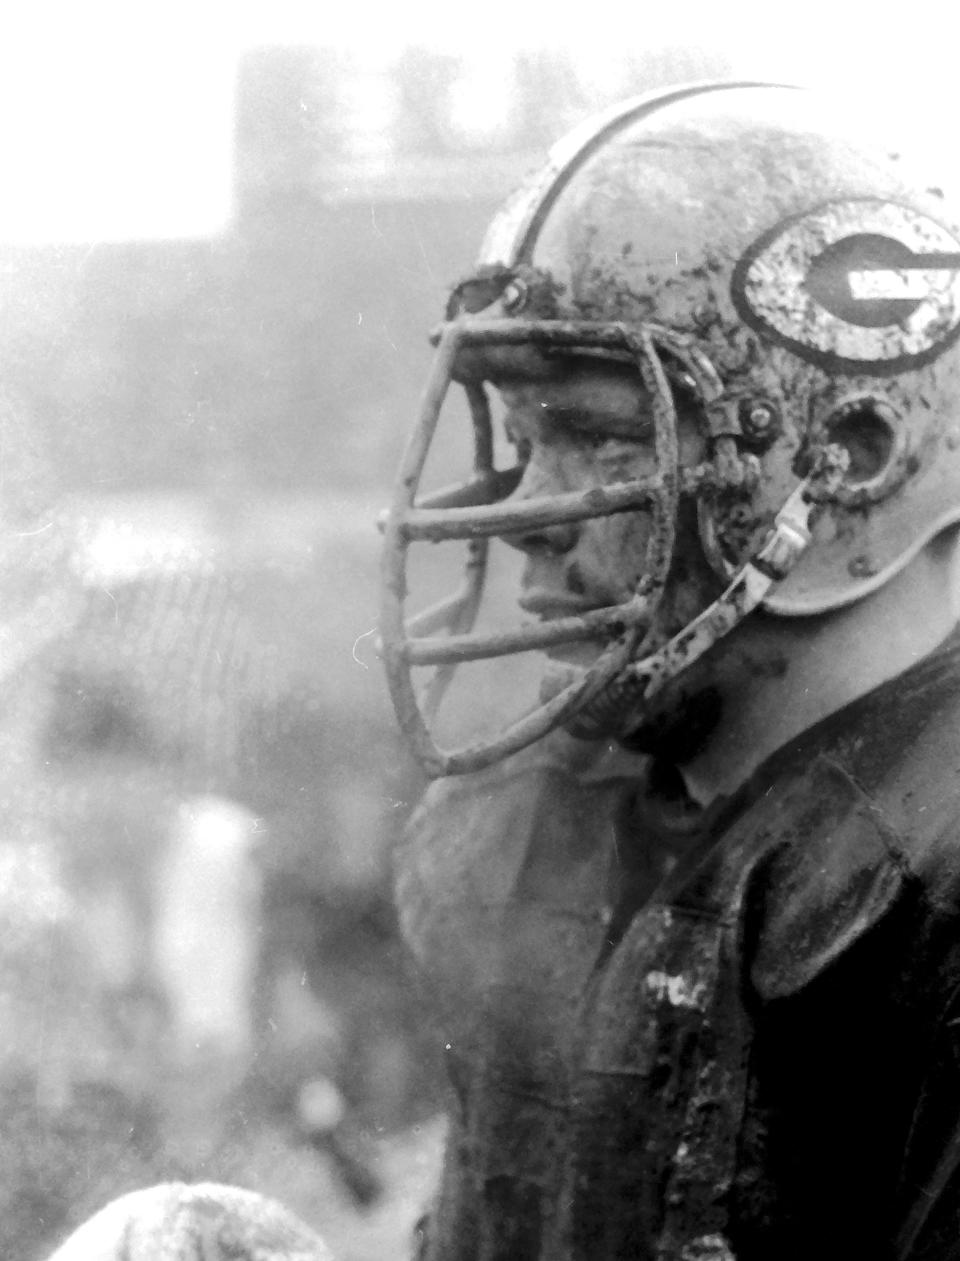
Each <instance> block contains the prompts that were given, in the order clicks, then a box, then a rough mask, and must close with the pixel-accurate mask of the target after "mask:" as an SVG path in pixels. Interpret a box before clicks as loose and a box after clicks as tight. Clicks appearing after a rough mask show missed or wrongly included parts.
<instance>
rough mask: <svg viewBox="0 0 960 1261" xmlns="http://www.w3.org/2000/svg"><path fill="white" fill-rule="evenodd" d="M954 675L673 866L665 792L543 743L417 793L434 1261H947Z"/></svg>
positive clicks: (415, 915)
mask: <svg viewBox="0 0 960 1261" xmlns="http://www.w3.org/2000/svg"><path fill="white" fill-rule="evenodd" d="M958 657H960V653H958V649H957V646H956V644H955V643H951V644H950V645H948V647H947V648H946V649H944V650H943V651H942V652H940V653H938V654H937V655H935V656H934V657H932V658H930V659H928V660H927V661H926V662H924V663H923V664H921V665H920V666H918V667H916V668H915V669H913V670H911V671H909V672H908V673H907V674H905V675H903V676H901V678H900V679H898V680H896V681H894V682H893V683H890V684H887V685H885V686H884V687H882V688H880V689H878V690H877V691H876V692H874V693H871V694H870V695H869V696H867V697H865V698H863V699H862V700H860V701H858V702H857V703H855V704H854V705H851V706H849V707H847V708H846V709H845V710H843V711H842V712H841V713H839V714H837V715H834V716H833V717H832V718H830V719H828V720H827V721H826V722H824V723H822V724H820V725H819V726H818V727H816V728H815V729H813V730H811V731H810V732H808V733H806V734H805V736H804V737H802V738H801V739H800V740H798V741H796V742H794V743H793V744H792V745H791V746H789V747H788V748H786V749H784V750H782V751H781V752H780V753H778V754H777V755H775V756H774V757H773V758H772V759H770V761H769V762H768V763H767V764H766V765H765V766H764V767H763V768H762V769H761V770H760V772H758V773H757V774H756V775H755V776H754V777H753V778H752V780H751V782H750V783H749V784H747V785H745V786H744V788H743V789H742V790H741V792H739V793H738V794H737V796H736V798H735V799H733V800H729V801H726V802H723V803H720V804H719V805H718V806H717V807H716V808H714V809H713V810H711V811H710V812H709V813H707V814H705V815H704V816H703V817H702V819H701V820H700V821H699V825H698V826H697V827H696V828H695V829H693V831H692V833H691V832H690V829H689V828H688V829H687V830H686V831H687V833H690V834H689V835H685V839H684V841H683V843H682V844H678V843H677V838H676V835H675V834H674V833H673V832H672V831H671V827H670V826H669V824H670V820H671V819H672V817H673V814H672V811H671V809H666V808H663V805H664V803H663V802H661V801H659V800H658V784H659V783H662V782H663V777H662V776H652V775H650V774H649V773H648V772H640V773H639V774H638V775H637V778H636V779H635V780H634V781H633V782H631V781H630V780H628V779H624V778H621V777H618V776H616V775H614V776H610V777H606V778H605V777H604V776H603V774H602V773H601V774H599V775H598V773H597V770H596V768H592V769H591V770H590V771H589V772H588V773H586V774H584V773H583V772H582V770H580V769H579V768H577V767H574V766H571V765H570V764H569V762H567V761H565V760H564V757H552V756H551V747H550V746H549V745H548V746H547V747H546V748H545V749H543V750H541V752H540V753H539V754H536V755H533V754H530V753H527V754H526V755H520V757H518V758H517V759H514V760H513V762H511V763H508V764H506V765H504V766H502V767H500V768H497V769H495V770H494V771H490V772H484V773H483V774H481V775H477V776H472V777H470V779H468V780H455V781H446V782H441V783H439V784H437V785H434V786H433V787H432V788H431V789H430V791H429V792H428V795H427V797H426V799H425V801H424V804H423V806H422V807H421V809H420V811H419V812H418V814H417V816H416V817H415V819H414V820H413V823H412V826H411V829H410V832H409V835H408V838H407V841H406V844H405V846H404V848H403V849H402V851H401V852H400V854H399V856H398V864H399V868H398V870H399V881H398V892H399V899H400V906H401V914H402V918H403V923H404V929H405V932H406V935H407V937H408V940H409V941H410V943H411V945H412V947H413V949H414V951H415V953H416V955H417V957H418V959H419V961H420V964H421V967H422V968H423V971H424V974H425V976H426V977H427V978H428V980H429V981H430V983H431V984H432V985H433V986H434V987H435V991H436V993H437V996H438V1002H439V1010H440V1012H441V1019H442V1021H443V1026H444V1028H445V1030H446V1046H447V1054H448V1060H449V1067H450V1076H451V1081H452V1084H453V1088H454V1096H455V1101H456V1102H455V1106H454V1111H453V1116H452V1120H451V1132H450V1139H449V1143H448V1150H447V1155H446V1164H445V1172H444V1181H443V1185H442V1187H441V1190H440V1193H439V1197H438V1203H437V1205H436V1209H435V1211H434V1212H433V1213H432V1215H431V1218H430V1221H429V1223H428V1225H427V1227H426V1237H425V1239H424V1242H423V1256H425V1257H426V1258H429V1261H548V1259H549V1261H613V1259H614V1258H616V1259H618V1261H619V1259H623V1261H627V1259H629V1261H730V1259H732V1258H735V1259H736V1261H771V1259H772V1258H777V1259H778V1261H800V1258H805V1259H806V1258H809V1257H811V1256H816V1257H818V1258H820V1259H824V1258H827V1259H829V1261H840V1259H841V1258H843V1259H844V1261H849V1259H850V1258H854V1257H857V1258H859V1257H863V1258H868V1257H869V1258H871V1261H883V1259H885V1258H886V1259H889V1261H894V1259H896V1261H906V1259H908V1258H909V1261H948V1259H953V1258H958V1259H960V931H958V929H960V905H958V903H960V825H958V812H960V660H958ZM557 747H559V746H557ZM638 770H639V767H638ZM638 793H639V799H638V798H637V794H638ZM678 855H679V857H678Z"/></svg>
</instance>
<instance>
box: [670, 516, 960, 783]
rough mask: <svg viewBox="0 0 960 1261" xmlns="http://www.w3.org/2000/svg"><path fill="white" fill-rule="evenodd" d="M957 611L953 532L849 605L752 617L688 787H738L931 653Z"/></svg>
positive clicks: (726, 659)
mask: <svg viewBox="0 0 960 1261" xmlns="http://www.w3.org/2000/svg"><path fill="white" fill-rule="evenodd" d="M958 621H960V547H957V545H956V543H955V542H954V539H953V536H952V535H951V536H950V537H949V539H947V540H944V541H943V542H939V543H938V542H935V543H933V544H930V545H929V546H928V547H927V548H925V549H924V550H923V551H922V552H921V553H920V554H919V555H918V556H917V557H916V558H915V559H914V560H913V561H911V562H910V564H909V565H907V567H906V568H905V569H904V570H903V571H902V572H901V573H900V574H898V575H897V576H896V577H895V578H893V579H892V580H891V581H890V582H889V583H888V584H887V585H886V586H884V587H882V588H881V589H880V590H879V591H877V592H875V593H874V594H873V595H872V596H869V597H868V598H867V599H865V600H861V601H859V602H858V603H856V604H854V605H851V606H850V607H849V608H846V609H842V610H840V611H838V612H836V613H831V614H829V615H827V616H824V617H818V618H815V619H814V618H796V619H792V618H791V619H787V618H772V617H764V618H755V619H750V620H749V621H747V622H746V623H744V625H743V626H742V627H741V628H740V629H739V630H738V631H737V632H736V633H735V635H734V636H731V640H730V643H729V645H727V647H726V649H725V651H724V653H723V657H722V663H721V689H722V694H723V701H724V703H723V707H722V711H721V717H720V720H719V723H718V724H717V726H716V728H715V729H714V731H713V733H712V735H711V738H710V740H709V742H708V743H707V745H706V746H705V747H704V748H703V749H702V750H700V751H699V752H698V754H697V755H696V757H694V758H693V759H691V760H690V761H689V762H688V763H687V764H686V765H684V766H683V768H682V770H683V774H684V778H685V780H686V782H687V787H688V790H689V791H690V793H691V795H692V796H693V797H694V798H696V799H697V800H699V801H701V802H703V803H704V804H706V803H708V802H709V801H711V800H713V799H714V798H715V797H717V796H719V795H723V794H729V793H732V792H734V791H736V789H737V788H738V787H739V786H740V785H741V784H742V783H743V782H744V780H745V779H746V778H747V777H748V776H749V775H750V774H752V772H753V771H755V770H756V769H757V767H758V766H760V765H761V763H762V762H764V761H765V760H766V758H768V757H769V756H770V754H772V753H774V752H776V750H777V749H779V748H781V747H782V746H783V745H785V744H786V743H788V742H789V741H790V740H792V739H794V738H795V737H796V736H798V735H800V734H801V733H802V732H804V731H806V730H808V729H809V728H810V727H812V726H813V725H814V724H815V723H817V722H820V721H821V720H822V719H824V718H827V717H828V716H829V715H830V714H832V713H836V712H837V711H838V710H839V709H842V708H843V707H844V706H845V705H848V704H850V703H851V702H852V701H855V700H856V699H857V698H858V697H860V696H864V695H865V694H866V693H867V692H870V691H872V690H873V689H874V688H876V687H879V686H880V685H881V684H882V683H886V682H887V681H888V680H890V679H893V678H896V677H897V676H898V675H899V674H902V673H903V671H904V670H906V669H908V668H909V667H910V666H912V665H913V664H914V663H915V662H917V661H920V660H922V659H923V658H924V657H926V656H928V655H929V654H930V653H931V652H933V651H934V650H935V649H936V648H937V647H938V646H939V645H940V644H941V643H942V642H943V641H944V640H945V639H946V638H947V636H948V635H949V634H950V632H951V631H952V630H953V628H954V627H955V626H956V624H957V622H958Z"/></svg>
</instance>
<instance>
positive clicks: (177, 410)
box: [0, 3, 952, 1261]
mask: <svg viewBox="0 0 960 1261" xmlns="http://www.w3.org/2000/svg"><path fill="white" fill-rule="evenodd" d="M354 9H355V11H352V12H350V13H338V14H336V15H331V14H330V13H328V12H326V11H325V6H322V5H307V4H286V5H285V4H276V5H271V6H269V7H268V6H264V5H261V6H243V5H238V6H232V7H231V8H230V9H227V8H226V7H225V6H222V5H193V6H191V7H190V8H189V10H188V9H187V8H179V7H177V6H176V5H173V6H171V5H164V6H159V5H153V4H150V3H145V4H142V5H139V6H136V7H132V6H129V5H127V6H123V7H121V6H116V7H111V6H93V7H91V6H89V5H83V6H73V7H70V8H67V7H66V6H54V7H50V6H42V5H41V6H34V7H32V8H31V9H30V13H29V15H24V16H22V17H20V18H18V19H16V20H13V19H10V18H7V19H5V20H4V38H3V40H2V42H0V170H2V171H3V172H4V176H5V179H4V195H3V198H2V199H0V527H2V528H0V687H2V692H3V699H4V704H3V707H2V710H0V739H2V741H3V745H2V748H3V753H4V756H3V758H2V760H0V802H2V805H3V813H2V815H0V1011H2V1013H3V1017H4V1018H3V1021H2V1024H0V1134H2V1138H0V1255H3V1256H6V1257H11V1258H13V1257H16V1258H18V1261H39V1259H40V1258H43V1257H44V1256H45V1255H46V1254H47V1253H48V1252H49V1250H50V1249H51V1248H52V1247H53V1245H54V1244H55V1243H56V1242H57V1241H58V1240H59V1239H60V1238H61V1237H62V1236H63V1235H64V1234H65V1233H67V1231H68V1230H69V1229H70V1227H72V1226H73V1225H74V1224H76V1223H77V1222H79V1221H80V1220H82V1219H83V1218H84V1217H86V1216H87V1215H89V1214H90V1213H91V1212H92V1211H93V1210H94V1209H95V1208H96V1207H98V1206H99V1205H100V1204H102V1203H103V1202H105V1201H106V1200H107V1199H109V1198H110V1197H111V1196H113V1195H116V1194H119V1193H120V1192H122V1191H125V1190H128V1189H130V1188H132V1187H135V1186H141V1185H145V1184H147V1183H149V1182H154V1181H157V1180H160V1179H163V1178H171V1177H179V1178H188V1179H194V1178H216V1179H219V1180H226V1181H234V1182H238V1183H240V1184H242V1185H245V1186H250V1187H254V1188H257V1189H260V1190H263V1191H266V1192H268V1193H271V1194H274V1195H277V1196H278V1197H279V1198H281V1199H283V1200H285V1201H286V1202H287V1203H288V1204H289V1205H290V1206H291V1207H292V1208H294V1209H295V1210H296V1211H298V1212H299V1213H300V1214H301V1215H302V1216H303V1217H305V1218H306V1219H307V1220H309V1221H311V1222H312V1223H314V1224H315V1225H316V1226H317V1227H319V1229H320V1230H321V1231H322V1232H323V1233H324V1234H325V1235H326V1236H327V1239H328V1241H329V1242H330V1244H331V1245H332V1246H333V1248H334V1249H335V1251H336V1253H337V1255H338V1256H339V1257H340V1258H341V1259H342V1261H372V1259H373V1258H377V1259H383V1258H386V1259H387V1261H389V1259H390V1258H394V1257H395V1258H401V1257H403V1256H405V1255H406V1249H407V1240H408V1238H409V1233H410V1230H411V1228H412V1225H413V1222H414V1221H415V1219H416V1218H417V1216H418V1215H419V1213H420V1212H421V1211H422V1208H423V1205H424V1202H425V1200H426V1198H427V1197H428V1195H429V1191H430V1188H431V1185H432V1182H433V1178H434V1176H435V1171H436V1163H437V1153H438V1150H439V1143H440V1139H441V1135H442V1128H443V1107H444V1095H443V1085H442V1074H441V1068H440V1064H439V1056H438V1051H437V1046H438V1039H437V1036H436V1033H435V1031H434V1030H432V1029H431V1026H430V1021H429V1014H428V1012H427V1010H426V1008H425V1005H424V1003H423V1000H422V996H421V995H420V994H419V993H418V992H417V989H416V984H415V981H414V978H413V977H412V975H411V972H410V969H409V967H408V965H407V961H406V959H405V956H404V953H403V949H402V947H401V945H400V943H399V942H398V939H397V933H396V928H395V923H394V916H393V911H392V907H391V898H390V848H391V843H392V840H393V838H394V837H395V836H396V834H397V830H398V828H399V827H400V826H401V825H402V823H403V820H404V818H405V817H406V814H407V812H408V811H409V809H410V806H411V804H412V803H413V802H414V801H415V799H416V797H417V794H418V793H419V791H420V789H421V787H422V782H421V780H420V779H419V776H418V773H417V772H416V770H415V769H414V767H413V766H412V765H411V764H410V762H409V761H408V759H407V758H406V756H405V754H404V751H403V749H402V748H401V746H400V743H399V741H398V740H397V738H396V735H395V731H394V723H393V718H392V714H391V713H390V712H388V704H387V702H386V699H385V689H384V686H383V681H382V677H381V672H380V670H379V667H378V663H377V660H376V654H375V648H374V635H375V628H376V617H377V614H376V570H377V552H378V540H377V534H376V531H375V529H374V525H373V522H374V519H375V516H376V512H377V510H378V508H379V507H380V506H381V504H382V503H383V502H384V501H385V500H386V498H387V495H388V492H389V486H390V479H391V474H392V470H393V468H394V466H395V464H396V461H397V458H398V455H399V451H400V447H401V444H402V442H403V439H404V436H405V434H406V432H407V430H408V429H409V427H410V423H411V419H412V417H413V415H414V412H415V407H416V401H417V397H418V394H419V391H420V388H421V385H422V382H423V379H424V376H425V373H426V370H427V366H428V363H429V347H428V345H427V341H426V333H427V330H428V329H429V328H430V326H431V325H432V324H433V323H435V322H436V320H437V319H438V318H439V316H440V314H441V312H442V308H443V302H444V298H445V294H446V291H447V289H448V287H449V286H450V284H451V283H452V282H454V281H455V280H456V279H458V278H459V277H460V276H461V275H463V274H464V272H465V271H466V270H467V269H468V268H469V266H470V263H471V260H472V258H473V256H474V253H475V251H476V249H477V247H478V245H479V242H480V239H481V236H482V233H483V230H484V228H485V226H486V223H487V221H488V220H489V218H490V217H491V215H492V214H493V212H494V210H495V209H496V207H497V205H498V204H499V202H500V201H501V200H502V198H503V197H504V196H505V195H506V194H507V193H508V192H509V191H510V189H511V188H512V187H513V186H514V185H515V184H516V183H517V181H518V180H519V179H520V177H521V176H522V175H523V174H524V173H525V172H526V171H527V170H528V169H529V168H531V167H532V166H534V165H536V164H537V163H538V161H539V160H540V159H541V157H542V155H543V152H544V150H545V147H546V146H547V145H548V144H549V143H550V142H551V141H552V140H553V139H555V138H557V137H558V136H559V135H561V134H562V133H563V132H564V131H565V130H566V129H567V128H569V127H570V126H572V125H573V124H575V123H577V122H578V121H580V120H581V119H582V118H584V117H586V116H587V115H588V114H589V113H590V112H591V111H593V110H595V109H597V108H600V107H602V106H604V105H606V104H608V103H610V102H612V101H614V100H617V99H619V98H621V97H623V96H626V95H629V94H632V93H635V92H640V91H645V90H647V89H650V88H653V87H657V86H659V85H663V84H667V83H673V82H676V81H680V80H689V79H694V78H712V77H738V78H741V77H745V78H750V77H759V78H762V79H772V80H779V81H805V82H812V83H815V84H826V85H828V86H830V87H831V88H832V89H834V90H836V91H839V92H840V93H841V94H843V95H845V96H847V97H848V98H849V99H852V101H853V102H854V106H855V108H860V109H861V110H862V111H864V112H867V113H869V115H870V117H871V118H875V119H876V120H877V122H878V125H880V126H882V127H884V128H886V127H888V126H889V127H890V128H891V129H897V128H903V127H904V124H905V120H906V130H910V131H912V132H913V140H914V141H915V143H916V144H918V145H919V146H921V147H923V146H926V147H927V148H929V149H930V151H931V152H932V153H933V154H934V155H935V156H936V155H937V154H938V153H940V152H941V151H942V149H943V146H944V143H945V142H944V138H943V133H944V128H945V126H946V125H947V124H948V123H949V121H950V119H951V117H952V110H951V104H952V103H951V101H950V99H949V97H948V95H947V93H948V92H949V91H950V90H951V83H952V79H951V76H950V63H949V61H948V56H949V55H950V53H949V49H948V46H949V44H950V41H949V39H947V40H941V39H938V37H937V26H938V21H939V18H938V14H937V12H936V10H930V11H929V12H926V11H923V10H918V9H914V10H912V12H911V15H910V17H909V19H907V18H900V19H898V21H897V22H896V23H894V21H893V19H892V18H891V19H890V21H889V23H886V24H885V23H884V22H882V21H881V20H880V18H879V17H878V16H877V15H876V14H874V15H871V16H868V15H867V14H866V12H865V10H863V9H861V8H860V7H859V6H856V7H854V6H852V5H851V6H849V10H846V9H844V7H843V6H842V5H841V6H839V7H838V6H836V5H833V6H828V5H823V6H820V7H817V6H811V5H805V6H804V7H803V10H802V12H801V11H800V10H799V9H798V10H796V11H793V10H790V9H789V8H788V9H784V8H783V7H782V6H781V7H780V8H777V9H768V8H766V7H763V6H760V5H748V4H745V3H740V4H733V5H726V6H712V7H711V6H707V5H689V4H685V5H680V6H677V5H673V6H667V7H666V9H667V11H661V10H660V9H658V8H655V7H653V6H649V5H648V6H642V11H641V8H640V7H638V6H636V5H634V6H631V7H630V8H629V9H626V8H623V9H621V8H620V7H619V6H612V7H609V6H604V7H602V8H601V9H598V10H597V11H596V12H595V13H591V12H588V11H587V10H577V11H576V12H574V13H571V14H569V15H567V16H566V17H564V16H562V15H558V14H557V13H551V14H550V15H549V17H547V16H546V14H545V13H544V12H542V11H538V9H537V8H536V6H532V7H531V6H527V7H524V9H523V10H522V12H516V11H511V9H510V8H509V7H508V6H506V5H499V4H484V5H483V6H482V8H481V9H479V10H478V9H477V8H476V7H474V6H463V7H461V6H449V7H447V8H441V7H439V6H436V7H432V8H431V7H430V6H420V7H417V6H414V7H413V8H409V7H405V8H404V9H403V10H402V12H401V11H397V12H395V11H394V10H392V9H388V8H386V7H384V8H380V7H378V6H370V5H363V4H361V5H358V6H355V7H354ZM718 9H722V12H718V11H716V10H718ZM944 178H945V179H946V178H947V177H946V176H945V177H944Z"/></svg>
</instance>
